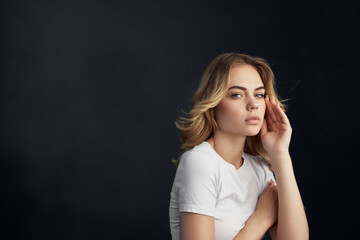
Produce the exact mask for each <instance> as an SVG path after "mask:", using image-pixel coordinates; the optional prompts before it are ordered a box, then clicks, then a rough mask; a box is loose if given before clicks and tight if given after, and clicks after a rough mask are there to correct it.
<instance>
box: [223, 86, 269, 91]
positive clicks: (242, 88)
mask: <svg viewBox="0 0 360 240" xmlns="http://www.w3.org/2000/svg"><path fill="white" fill-rule="evenodd" d="M233 88H237V89H241V90H244V91H247V89H246V88H245V87H242V86H232V87H230V88H229V89H228V90H230V89H233ZM260 89H265V87H264V86H261V87H258V88H255V91H257V90H260Z"/></svg>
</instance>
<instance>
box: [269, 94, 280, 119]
mask: <svg viewBox="0 0 360 240" xmlns="http://www.w3.org/2000/svg"><path fill="white" fill-rule="evenodd" d="M269 100H270V103H271V106H272V110H273V111H274V115H275V117H276V120H277V121H280V119H279V118H278V115H277V112H276V106H277V102H276V101H275V98H274V96H272V97H271V99H269Z"/></svg>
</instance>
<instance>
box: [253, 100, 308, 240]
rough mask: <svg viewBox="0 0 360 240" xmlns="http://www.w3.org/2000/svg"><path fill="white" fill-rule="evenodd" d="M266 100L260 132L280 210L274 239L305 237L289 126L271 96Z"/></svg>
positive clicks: (302, 210) (303, 215) (283, 113)
mask: <svg viewBox="0 0 360 240" xmlns="http://www.w3.org/2000/svg"><path fill="white" fill-rule="evenodd" d="M265 102H266V119H264V122H263V126H262V128H261V131H260V132H261V141H262V144H263V146H264V148H265V150H266V152H267V153H268V155H269V158H270V162H271V165H272V168H273V170H274V173H275V176H276V182H277V188H278V189H277V190H278V199H279V212H278V222H277V227H276V234H275V235H276V237H275V239H276V240H288V239H291V240H307V239H309V227H308V223H307V219H306V215H305V210H304V206H303V203H302V200H301V196H300V192H299V189H298V186H297V184H296V180H295V175H294V171H293V167H292V162H291V158H290V154H289V144H290V139H291V133H292V128H291V125H290V122H289V119H288V118H287V116H286V114H285V112H284V111H283V110H282V109H281V108H280V104H279V103H276V102H275V99H274V98H271V99H269V97H268V96H267V97H266V98H265ZM273 234H274V232H273Z"/></svg>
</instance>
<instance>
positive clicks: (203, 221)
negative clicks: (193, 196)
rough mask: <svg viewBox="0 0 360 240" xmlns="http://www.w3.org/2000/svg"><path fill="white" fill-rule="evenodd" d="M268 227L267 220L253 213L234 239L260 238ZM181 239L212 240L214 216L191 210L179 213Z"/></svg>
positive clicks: (250, 239)
mask: <svg viewBox="0 0 360 240" xmlns="http://www.w3.org/2000/svg"><path fill="white" fill-rule="evenodd" d="M267 229H268V225H267V222H265V221H262V217H261V216H259V215H257V214H253V215H252V216H251V217H250V218H249V220H248V221H247V222H246V224H245V226H244V227H243V229H241V231H240V232H239V234H238V235H236V237H235V238H234V240H244V239H245V240H252V239H254V240H260V239H261V238H262V237H263V236H264V234H265V233H266V230H267ZM180 239H181V240H193V239H194V240H214V239H215V220H214V217H211V216H207V215H203V214H197V213H192V212H181V213H180Z"/></svg>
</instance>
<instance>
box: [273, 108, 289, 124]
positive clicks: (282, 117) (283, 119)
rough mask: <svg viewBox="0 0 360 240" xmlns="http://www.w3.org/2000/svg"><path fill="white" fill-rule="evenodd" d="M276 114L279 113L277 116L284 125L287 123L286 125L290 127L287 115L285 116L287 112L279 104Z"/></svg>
mask: <svg viewBox="0 0 360 240" xmlns="http://www.w3.org/2000/svg"><path fill="white" fill-rule="evenodd" d="M275 112H276V113H277V116H278V118H279V119H280V121H281V122H282V123H286V124H289V125H290V121H289V119H288V117H287V115H286V114H285V112H284V111H283V110H282V109H281V107H280V104H277V106H276V108H275Z"/></svg>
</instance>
